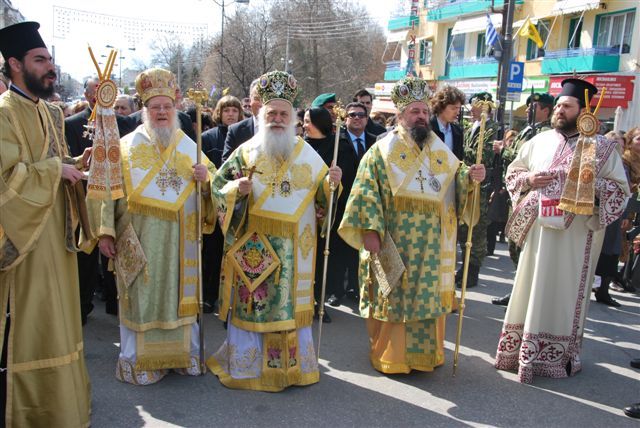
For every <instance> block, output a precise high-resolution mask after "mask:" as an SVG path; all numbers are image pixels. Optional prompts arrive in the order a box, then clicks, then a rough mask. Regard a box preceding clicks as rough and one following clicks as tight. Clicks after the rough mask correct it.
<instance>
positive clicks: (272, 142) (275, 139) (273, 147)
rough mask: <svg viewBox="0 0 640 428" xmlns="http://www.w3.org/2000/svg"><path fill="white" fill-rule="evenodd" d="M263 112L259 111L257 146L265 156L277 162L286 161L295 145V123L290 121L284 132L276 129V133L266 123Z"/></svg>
mask: <svg viewBox="0 0 640 428" xmlns="http://www.w3.org/2000/svg"><path fill="white" fill-rule="evenodd" d="M263 110H264V109H261V110H260V114H259V119H260V122H259V125H258V129H259V130H258V133H257V134H256V138H257V139H258V142H259V144H260V145H261V146H262V147H264V150H265V153H266V154H267V156H269V157H271V158H274V159H278V160H284V159H288V158H289V156H290V155H291V152H292V151H293V148H294V147H295V145H296V126H295V122H294V121H293V120H291V123H290V124H289V125H286V126H285V128H284V130H282V129H278V130H277V131H276V130H274V129H272V126H273V125H271V124H269V123H266V120H265V117H264V114H263V113H264V111H263ZM294 113H295V112H294Z"/></svg>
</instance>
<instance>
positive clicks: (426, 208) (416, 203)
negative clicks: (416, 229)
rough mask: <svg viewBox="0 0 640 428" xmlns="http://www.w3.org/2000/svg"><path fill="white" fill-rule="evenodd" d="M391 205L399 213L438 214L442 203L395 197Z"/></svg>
mask: <svg viewBox="0 0 640 428" xmlns="http://www.w3.org/2000/svg"><path fill="white" fill-rule="evenodd" d="M393 204H394V205H395V207H396V209H397V210H399V211H418V212H421V213H431V214H440V212H441V210H442V202H439V201H430V200H427V199H415V198H411V197H407V196H401V195H395V196H394V198H393Z"/></svg>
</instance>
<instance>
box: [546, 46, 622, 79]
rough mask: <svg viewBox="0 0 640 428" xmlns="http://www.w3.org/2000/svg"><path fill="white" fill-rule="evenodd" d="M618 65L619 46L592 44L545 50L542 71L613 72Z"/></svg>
mask: <svg viewBox="0 0 640 428" xmlns="http://www.w3.org/2000/svg"><path fill="white" fill-rule="evenodd" d="M619 67H620V48H619V47H610V46H594V47H592V48H587V49H584V48H569V49H560V50H556V51H547V52H545V55H544V58H543V60H542V72H543V73H545V74H563V73H572V72H574V71H575V72H593V71H598V72H615V71H618V69H619Z"/></svg>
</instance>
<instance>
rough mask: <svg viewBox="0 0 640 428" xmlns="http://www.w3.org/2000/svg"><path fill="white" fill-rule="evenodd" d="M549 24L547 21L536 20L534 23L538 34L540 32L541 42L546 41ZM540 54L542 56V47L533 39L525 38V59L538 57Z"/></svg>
mask: <svg viewBox="0 0 640 428" xmlns="http://www.w3.org/2000/svg"><path fill="white" fill-rule="evenodd" d="M550 24H551V23H550V22H549V21H538V24H537V25H536V30H538V34H540V39H541V40H542V42H543V43H546V41H547V38H548V37H549V25H550ZM542 56H544V48H539V47H538V45H536V44H535V43H534V42H533V40H531V39H527V60H530V59H535V58H540V57H542Z"/></svg>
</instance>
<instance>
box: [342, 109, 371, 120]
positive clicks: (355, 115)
mask: <svg viewBox="0 0 640 428" xmlns="http://www.w3.org/2000/svg"><path fill="white" fill-rule="evenodd" d="M347 116H349V117H350V118H351V119H355V118H356V117H357V118H358V119H364V118H365V117H367V113H362V112H360V111H358V112H356V111H352V112H351V113H347Z"/></svg>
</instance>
